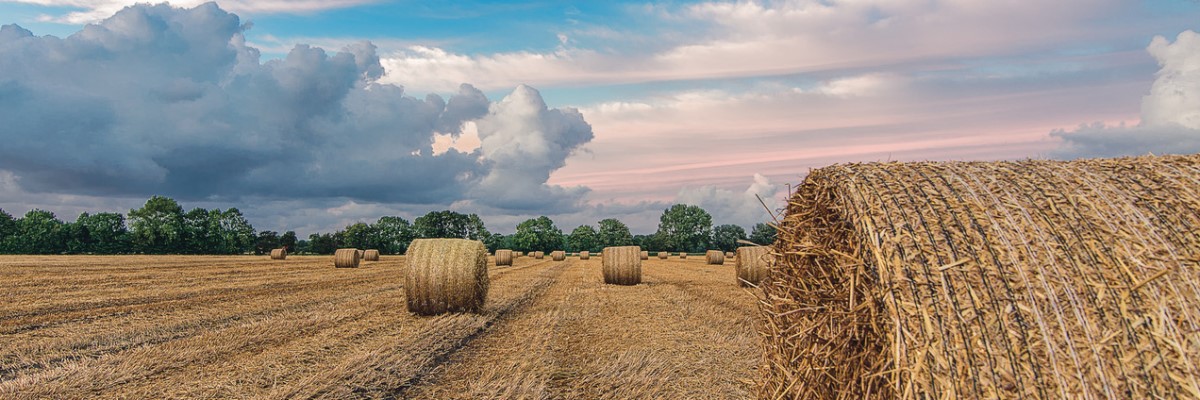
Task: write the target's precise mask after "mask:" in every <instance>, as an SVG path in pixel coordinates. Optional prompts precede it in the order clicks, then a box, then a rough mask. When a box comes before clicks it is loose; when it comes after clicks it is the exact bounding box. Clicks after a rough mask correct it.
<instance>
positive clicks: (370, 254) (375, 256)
mask: <svg viewBox="0 0 1200 400" xmlns="http://www.w3.org/2000/svg"><path fill="white" fill-rule="evenodd" d="M363 261H379V250H367V251H364V252H363Z"/></svg>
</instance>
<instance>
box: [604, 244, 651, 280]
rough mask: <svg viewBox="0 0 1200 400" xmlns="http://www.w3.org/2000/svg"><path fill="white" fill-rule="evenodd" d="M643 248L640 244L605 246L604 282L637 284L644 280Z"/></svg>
mask: <svg viewBox="0 0 1200 400" xmlns="http://www.w3.org/2000/svg"><path fill="white" fill-rule="evenodd" d="M641 254H642V248H641V247H638V246H619V247H605V248H604V251H601V252H600V256H601V258H602V259H603V262H602V264H603V267H604V283H607V284H611V285H636V284H638V283H641V282H642V257H641Z"/></svg>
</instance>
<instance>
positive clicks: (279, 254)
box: [271, 248, 287, 260]
mask: <svg viewBox="0 0 1200 400" xmlns="http://www.w3.org/2000/svg"><path fill="white" fill-rule="evenodd" d="M271 259H272V260H286V259H287V249H284V248H278V249H273V250H271Z"/></svg>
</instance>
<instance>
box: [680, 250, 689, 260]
mask: <svg viewBox="0 0 1200 400" xmlns="http://www.w3.org/2000/svg"><path fill="white" fill-rule="evenodd" d="M679 259H681V260H686V259H687V252H682V251H681V252H679Z"/></svg>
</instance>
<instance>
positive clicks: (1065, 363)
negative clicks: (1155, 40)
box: [755, 155, 1200, 400]
mask: <svg viewBox="0 0 1200 400" xmlns="http://www.w3.org/2000/svg"><path fill="white" fill-rule="evenodd" d="M1197 182H1200V155H1186V156H1161V157H1158V156H1145V157H1129V158H1116V159H1080V160H1075V161H1050V160H1023V161H1000V162H913V163H898V162H888V163H854V164H840V165H833V166H829V167H825V168H820V169H814V170H812V171H810V172H809V173H808V175H807V177H806V178H805V180H804V182H803V183H802V184H801V185H800V186H799V187H797V188H796V191H795V194H794V195H793V196H792V197H791V199H789V200H788V202H787V204H788V206H787V212H786V214H785V216H784V218H783V219H782V221H781V222H780V223H779V224H778V226H779V230H778V240H776V241H775V243H774V245H773V246H774V248H773V250H772V251H771V253H772V254H773V255H775V257H774V261H773V262H774V263H773V264H772V265H771V266H770V268H769V269H768V272H767V276H766V277H765V278H764V280H763V281H762V283H761V285H760V286H761V287H762V293H761V294H762V297H761V298H762V299H763V301H762V302H760V306H759V307H758V308H759V314H760V323H758V324H756V325H757V326H758V328H759V330H760V332H759V333H760V336H761V337H762V338H763V340H762V342H761V345H762V350H763V357H762V359H761V360H760V362H761V363H760V368H759V373H760V375H759V378H758V382H759V385H760V387H759V391H758V393H757V395H756V396H755V397H758V398H790V399H830V398H839V399H859V398H879V399H902V400H903V399H933V398H990V399H1015V398H1056V399H1091V398H1095V399H1102V398H1123V399H1149V398H1166V399H1171V398H1200V367H1198V365H1200V364H1198V363H1197V360H1200V345H1197V343H1200V342H1198V339H1200V335H1197V327H1198V326H1200V296H1197V293H1200V290H1198V288H1200V241H1197V239H1198V238H1200V237H1198V236H1196V232H1200V218H1197V208H1198V206H1197V205H1198V204H1200V186H1198V185H1197Z"/></svg>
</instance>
